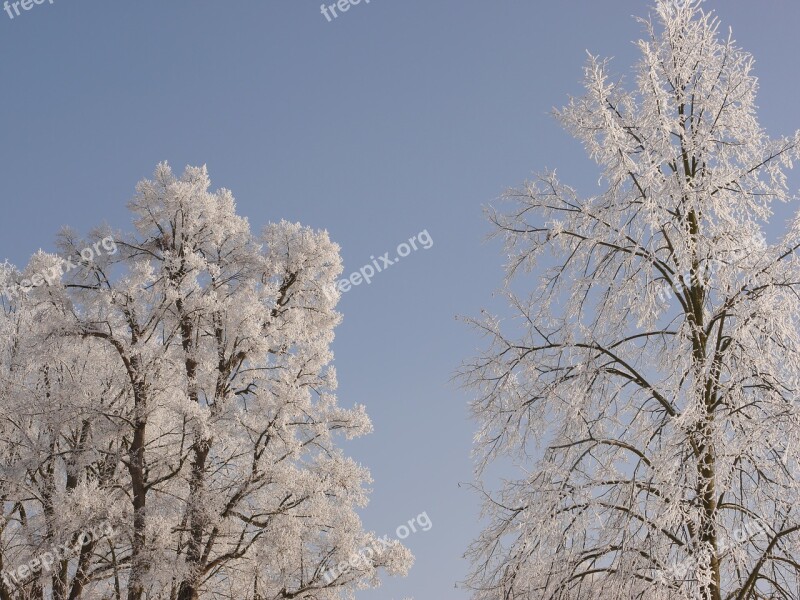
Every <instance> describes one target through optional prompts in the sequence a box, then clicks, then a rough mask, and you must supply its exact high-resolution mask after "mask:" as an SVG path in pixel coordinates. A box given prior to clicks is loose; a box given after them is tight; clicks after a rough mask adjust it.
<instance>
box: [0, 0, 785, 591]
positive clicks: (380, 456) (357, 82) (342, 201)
mask: <svg viewBox="0 0 800 600" xmlns="http://www.w3.org/2000/svg"><path fill="white" fill-rule="evenodd" d="M0 2H2V0H0ZM327 4H332V0H330V1H329V2H327ZM706 6H707V8H711V9H715V10H716V11H717V12H718V15H719V17H720V18H721V20H722V22H723V25H724V27H725V28H727V26H731V27H732V28H733V32H734V37H735V38H736V39H737V40H738V41H739V43H740V45H741V46H743V47H744V48H745V49H746V50H748V51H750V52H751V53H753V54H754V55H755V58H756V69H755V70H756V74H757V75H758V76H759V78H760V82H761V93H760V95H759V99H758V104H759V106H760V107H761V109H760V118H761V122H762V124H763V125H764V126H765V127H766V128H767V130H768V131H769V132H770V133H771V134H773V135H778V134H789V133H791V132H793V131H794V130H795V129H797V128H798V127H800V114H797V107H798V106H800V84H799V83H798V77H797V73H798V70H799V68H798V66H797V62H796V57H797V56H800V41H798V37H797V29H798V24H800V3H793V2H789V1H782V2H777V1H776V2H769V3H762V2H752V1H750V2H748V1H747V0H727V1H725V2H723V1H722V0H709V1H708V2H707V3H706ZM0 7H1V5H0ZM648 7H649V3H648V2H645V1H644V0H638V1H633V0H614V1H611V0H608V1H594V2H590V1H587V0H582V1H577V0H565V1H562V2H540V1H537V2H534V1H527V2H526V1H522V0H494V2H487V1H484V2H481V1H477V0H402V1H401V0H371V2H370V3H369V4H367V3H366V1H365V0H362V2H361V3H360V4H359V5H357V6H353V7H351V9H350V10H349V11H348V12H347V13H344V14H340V15H339V16H338V17H337V18H336V19H333V20H331V21H330V22H328V20H327V19H326V18H325V16H324V15H322V14H321V12H320V2H319V0H316V1H315V0H267V1H266V2H256V1H255V0H241V1H240V2H238V3H235V4H234V3H230V4H228V3H222V2H211V1H209V0H195V1H190V0H171V1H170V2H168V3H167V2H156V1H155V0H145V1H140V2H135V3H134V2H122V1H120V0H117V1H108V0H106V1H100V0H84V1H83V2H80V3H79V2H74V1H72V0H53V3H52V4H51V3H50V0H45V2H44V3H43V4H39V5H33V7H32V8H31V10H29V11H27V12H22V13H21V14H20V15H19V16H15V17H14V18H13V19H11V18H9V17H8V15H7V13H6V12H5V11H1V10H0V56H2V58H1V59H0V80H1V81H2V90H3V96H4V101H3V106H2V109H1V110H0V123H1V127H2V136H3V137H2V144H0V181H2V209H3V210H2V213H0V214H2V217H0V240H2V251H0V261H2V259H3V258H8V259H9V260H10V261H11V262H13V263H15V264H17V265H20V266H21V265H24V264H25V262H26V260H27V258H28V257H29V256H30V255H31V254H32V253H33V252H34V251H36V250H37V249H38V248H44V249H46V250H53V248H54V244H53V242H54V239H55V234H56V233H57V231H58V229H59V228H60V227H61V226H62V225H71V226H73V227H74V228H76V229H78V230H79V231H86V230H87V229H89V228H90V227H91V226H93V225H96V224H100V223H102V222H108V223H110V224H111V225H113V226H114V227H118V228H123V229H128V230H129V229H131V225H130V219H129V216H128V214H127V212H126V209H125V204H126V202H127V200H128V199H130V197H131V196H132V195H133V192H134V185H135V183H136V182H137V181H138V180H140V179H142V178H144V177H149V176H150V175H151V174H152V172H153V169H154V167H155V165H156V163H158V162H159V161H163V160H167V161H169V162H170V164H171V165H172V166H173V168H175V170H177V171H180V170H182V169H183V167H184V166H185V165H187V164H207V165H208V168H209V172H210V175H211V178H212V181H213V183H214V187H226V188H229V189H231V190H232V191H233V193H234V195H235V196H236V198H237V203H238V208H239V212H240V213H241V214H243V215H245V216H247V217H248V218H249V220H250V222H251V224H252V226H253V227H254V228H256V229H260V228H261V227H262V226H263V225H265V224H266V223H267V222H268V221H276V220H280V219H287V220H291V221H300V222H302V223H304V224H307V225H311V226H313V227H316V228H324V229H327V230H328V231H329V233H330V235H331V238H332V239H333V240H334V241H336V242H338V243H339V244H340V245H341V247H342V255H343V257H344V262H345V273H346V274H349V273H350V272H352V271H355V270H357V269H359V268H360V267H361V266H362V265H365V264H368V263H370V262H371V259H370V257H371V256H375V257H377V256H380V255H382V254H384V253H385V252H390V253H391V254H392V255H394V254H395V250H396V247H397V246H398V244H400V243H402V242H405V241H407V240H408V239H409V238H410V237H412V236H414V235H416V234H418V233H419V232H420V231H423V230H427V231H428V233H429V234H430V237H431V238H432V240H433V246H432V247H431V248H430V249H427V250H424V249H419V250H417V251H415V252H411V253H410V254H409V256H407V257H405V258H403V259H402V260H401V261H399V262H398V263H396V264H395V265H392V267H391V268H390V269H388V270H386V271H385V272H382V273H379V274H377V275H376V276H375V278H374V279H373V281H372V283H371V284H370V285H363V284H362V285H360V286H358V287H356V288H354V289H352V290H350V291H348V292H347V293H346V294H345V295H344V297H343V299H342V302H341V304H340V306H339V310H340V311H341V312H342V313H343V315H344V321H343V323H342V325H341V326H340V327H339V329H338V330H337V338H336V341H335V343H334V351H335V353H336V359H335V365H336V368H337V372H338V375H339V383H340V388H339V398H340V400H341V402H342V403H344V404H346V405H351V404H353V403H361V404H365V405H366V407H367V410H368V413H369V414H370V416H371V417H372V419H373V422H374V425H375V432H374V433H373V434H372V435H370V436H368V437H366V438H362V439H360V440H356V441H353V442H349V443H346V444H344V447H345V449H346V452H347V453H348V454H350V455H351V456H353V457H355V458H356V459H357V460H359V461H360V462H362V463H364V464H366V465H367V466H369V468H370V469H371V471H372V476H373V478H374V480H375V481H374V484H373V489H374V492H373V494H372V497H371V503H370V505H369V507H368V508H367V509H366V510H364V511H363V518H364V522H365V526H366V527H367V528H368V529H372V530H374V531H376V532H377V533H378V534H379V535H384V534H389V535H390V536H394V535H395V532H396V529H397V527H398V526H400V525H402V524H404V523H406V522H407V521H408V520H410V519H412V518H414V517H416V516H417V515H418V514H420V513H422V512H426V513H427V515H428V516H429V518H430V520H431V521H432V523H433V527H432V528H431V529H430V531H427V532H422V531H419V532H417V533H415V534H413V535H411V536H409V537H408V538H407V539H406V540H405V541H406V543H407V545H408V546H409V547H410V548H411V549H412V551H413V552H414V554H415V555H416V557H417V563H416V565H415V567H414V568H413V569H412V571H411V574H410V575H409V576H408V577H407V578H405V579H401V578H388V577H387V578H385V582H384V586H383V587H382V588H380V589H378V590H376V591H371V592H359V593H358V598H359V599H360V600H362V599H363V600H376V599H382V600H389V599H395V600H401V599H402V598H405V597H407V596H409V597H414V598H415V599H416V600H455V599H464V598H467V597H468V592H467V591H466V590H463V589H458V588H456V587H454V586H455V584H456V582H457V581H459V580H461V579H462V578H463V577H464V576H465V574H466V570H467V565H466V563H465V562H464V561H463V560H462V559H461V555H462V554H463V552H464V551H465V549H466V547H467V545H468V543H469V541H470V540H471V539H472V538H474V537H475V536H477V534H478V533H479V529H480V527H479V515H478V510H479V502H478V499H477V497H476V496H475V495H474V494H473V493H471V492H470V491H469V490H468V489H467V488H466V486H461V487H459V485H458V484H459V483H460V482H469V481H471V480H472V462H471V458H470V447H471V438H472V435H473V432H474V430H475V424H474V423H473V422H471V421H470V420H469V416H468V411H467V401H468V395H467V394H466V393H465V392H463V391H461V390H459V389H457V387H456V386H455V385H454V384H453V383H451V381H450V378H451V376H452V375H453V373H454V371H455V370H456V368H457V367H458V365H459V363H460V362H461V361H462V360H464V359H466V358H468V357H470V356H471V355H473V354H474V353H475V352H476V350H477V348H478V347H480V345H481V340H480V339H479V338H477V337H476V335H475V334H474V333H473V332H472V331H471V330H469V329H468V328H467V327H466V326H464V324H463V323H461V322H458V321H456V319H455V318H454V317H455V316H456V315H459V314H461V315H477V314H478V313H479V310H480V309H481V307H484V306H486V307H489V308H495V307H497V306H498V300H497V299H496V298H492V292H493V290H495V289H496V288H498V287H499V286H500V285H501V283H502V276H503V274H502V270H501V266H502V263H503V256H502V253H501V251H500V248H499V247H498V245H497V244H496V243H485V242H484V238H485V236H486V234H487V233H488V227H487V225H486V222H485V220H484V218H483V216H482V207H483V206H484V205H485V204H487V203H489V202H491V201H492V200H493V199H494V198H496V197H497V196H498V194H500V193H501V192H502V191H503V190H504V189H505V188H506V187H509V186H513V185H516V184H518V183H520V182H521V181H523V180H524V179H525V178H526V177H528V176H529V175H530V174H531V173H532V172H534V171H538V170H542V169H544V168H545V167H555V168H558V169H559V173H560V175H561V177H562V179H564V180H565V181H566V182H568V183H572V184H574V185H576V186H577V187H578V188H579V189H584V190H585V189H593V187H594V186H595V185H596V181H597V171H596V170H595V169H594V168H593V165H592V163H591V162H589V160H588V159H587V158H586V157H585V156H584V154H583V152H582V149H581V148H580V146H579V144H578V143H577V142H575V141H573V140H572V139H571V138H570V137H569V135H568V134H567V133H565V132H563V131H562V130H561V129H560V127H559V126H558V124H557V123H556V122H555V121H554V119H553V118H552V117H551V116H550V111H551V109H552V107H554V106H561V105H562V104H564V103H565V102H566V100H567V96H568V94H579V93H580V85H579V82H580V79H581V68H582V66H583V64H584V61H585V58H586V50H587V49H588V50H590V51H591V52H592V53H595V54H599V55H602V56H613V57H615V59H614V62H613V65H614V68H615V70H616V71H617V72H618V73H620V74H629V73H630V67H631V65H632V64H633V62H634V60H635V59H636V57H637V56H636V50H635V48H634V46H633V44H632V43H631V42H632V41H633V40H635V39H638V37H639V36H640V34H641V27H640V26H639V25H638V24H637V23H636V22H635V21H634V19H633V18H632V15H642V16H643V15H645V14H646V13H647V11H648ZM776 231H777V229H776Z"/></svg>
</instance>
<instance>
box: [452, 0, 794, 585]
mask: <svg viewBox="0 0 800 600" xmlns="http://www.w3.org/2000/svg"><path fill="white" fill-rule="evenodd" d="M654 11H655V19H654V20H653V21H651V20H650V19H647V20H642V23H643V24H644V26H645V30H646V33H647V35H646V39H644V40H642V41H639V42H638V49H639V50H640V52H641V59H640V61H639V62H638V64H637V67H636V71H635V85H634V86H632V88H631V89H626V88H625V87H624V85H623V83H622V82H617V81H615V80H613V79H612V78H611V77H610V75H609V70H608V63H607V61H603V60H600V59H598V58H596V57H590V59H589V61H588V64H587V66H586V69H585V95H584V96H583V97H581V98H577V99H572V100H571V101H570V102H569V104H568V105H567V106H566V107H565V108H563V109H562V110H560V111H558V112H557V117H558V118H559V119H560V121H561V122H562V123H563V125H564V126H565V127H566V129H567V130H568V131H569V132H571V133H572V134H573V135H574V136H575V137H576V138H577V139H578V140H580V141H581V142H583V144H584V145H585V148H586V150H587V152H588V154H589V156H590V157H591V158H592V159H594V160H595V161H596V163H597V164H598V165H599V168H600V174H601V186H602V190H601V191H600V193H598V194H597V195H595V196H591V197H582V196H580V195H579V194H578V192H577V191H576V190H574V189H573V188H570V187H569V186H567V185H565V184H563V183H561V182H560V181H559V180H558V179H557V177H556V175H555V173H554V172H546V173H544V174H543V175H541V176H539V177H538V178H537V179H536V180H534V181H531V182H528V183H526V185H525V186H524V187H523V188H522V189H518V190H512V191H510V192H509V193H507V194H506V198H505V200H506V201H507V202H509V203H511V206H512V207H511V208H509V209H506V210H503V211H499V210H494V209H492V210H490V212H489V215H490V220H491V222H492V223H493V225H494V228H495V232H496V235H499V236H502V237H503V238H504V239H505V243H506V248H507V250H508V253H509V256H510V261H509V263H508V265H507V269H506V274H507V282H508V283H507V287H506V295H507V297H508V299H509V301H510V303H511V307H512V312H513V314H514V315H515V317H516V322H518V323H519V324H520V327H521V328H522V333H521V334H518V335H517V336H514V335H511V334H509V333H508V331H507V327H506V326H505V325H504V322H503V320H502V319H500V318H498V317H488V318H485V319H482V320H472V324H473V325H474V326H475V327H477V328H478V329H479V330H480V331H481V332H482V333H483V334H484V335H485V336H486V337H487V338H488V344H487V348H486V350H485V351H484V353H483V354H482V355H480V356H479V357H477V358H476V359H473V360H470V361H468V362H467V363H465V365H464V367H463V369H462V371H461V373H460V376H461V377H462V381H463V383H464V384H465V386H467V387H468V388H470V389H471V390H473V392H474V393H475V399H474V401H473V402H472V410H473V411H474V415H475V416H476V418H477V419H478V421H479V423H480V430H479V433H478V435H477V441H476V448H477V451H478V454H479V457H480V460H479V462H478V465H477V470H478V474H479V477H481V476H485V474H486V471H485V469H486V467H487V465H491V464H498V461H500V464H505V463H507V461H509V460H511V461H513V462H514V463H516V464H517V466H518V467H520V469H521V470H522V475H520V476H519V477H516V478H513V479H511V480H507V481H505V482H504V483H503V484H502V486H501V487H500V489H499V490H491V489H486V488H485V487H484V486H483V485H481V486H480V487H481V489H482V491H483V492H484V493H485V498H486V501H485V516H486V517H487V519H488V525H487V526H486V528H485V529H484V531H483V532H482V534H481V536H480V537H479V539H477V540H476V541H474V542H473V544H472V546H471V547H470V549H469V551H468V556H469V558H470V559H471V561H472V570H471V574H470V578H469V579H468V585H470V587H472V589H473V590H474V597H475V598H479V599H486V600H488V599H489V598H492V599H494V598H529V599H533V598H537V599H538V598H544V599H549V598H553V599H556V598H559V599H567V598H570V599H577V598H581V599H583V598H609V599H610V598H647V599H648V600H657V599H668V598H669V599H682V598H685V599H690V598H691V599H695V598H700V599H703V600H721V599H723V598H724V599H727V600H744V599H745V598H798V597H800V564H798V558H797V550H798V542H800V537H798V530H800V518H799V515H798V510H797V505H798V500H800V485H799V482H798V475H800V473H799V472H798V460H799V459H800V450H799V449H798V446H797V444H796V441H797V439H798V434H799V433H800V408H799V407H798V405H797V403H796V402H795V400H796V394H797V390H798V383H800V377H799V376H800V353H799V352H800V347H799V345H800V337H799V335H798V325H800V318H799V317H800V296H798V292H800V263H798V256H797V250H798V248H800V216H798V217H795V218H794V219H793V220H792V221H791V223H790V224H789V226H788V229H787V231H786V233H785V235H783V237H782V238H781V239H779V240H776V241H774V243H769V242H768V241H767V240H766V238H765V235H764V227H765V225H766V224H767V222H768V221H769V219H770V217H771V215H772V208H771V206H773V202H776V201H777V202H787V201H795V200H797V198H796V197H795V196H793V195H791V194H789V192H788V191H787V189H788V186H787V181H786V177H785V171H786V169H787V168H790V167H791V162H792V160H794V159H796V158H797V156H798V142H799V141H800V135H798V134H795V135H793V136H792V137H788V138H779V139H770V138H768V136H767V135H766V133H765V132H764V130H763V129H762V128H761V127H760V126H759V124H758V121H757V119H756V114H755V105H754V100H755V94H756V87H757V84H756V79H755V77H754V76H753V75H752V65H753V60H752V58H751V56H750V55H749V54H747V53H745V52H744V51H742V50H741V49H739V48H738V47H737V46H736V44H735V43H734V41H733V40H732V39H731V37H730V35H729V36H728V37H723V36H721V35H720V32H719V26H718V21H717V19H716V18H715V17H714V16H713V14H711V13H709V12H706V11H704V10H702V8H701V6H700V3H698V2H696V1H694V0H673V1H669V0H658V2H657V3H656V5H655V7H654ZM531 270H534V271H535V272H536V274H537V276H538V277H537V279H538V283H537V285H536V286H532V288H531V291H530V292H529V293H528V292H525V291H516V292H515V291H513V290H512V286H513V287H514V289H515V290H519V289H520V288H521V286H522V285H523V283H524V280H522V278H521V276H522V275H523V274H525V273H528V272H530V271H531ZM537 448H538V450H537ZM534 451H536V452H538V455H537V457H536V459H535V463H534V465H533V466H531V465H530V464H529V463H530V461H531V455H532V453H533V452H534Z"/></svg>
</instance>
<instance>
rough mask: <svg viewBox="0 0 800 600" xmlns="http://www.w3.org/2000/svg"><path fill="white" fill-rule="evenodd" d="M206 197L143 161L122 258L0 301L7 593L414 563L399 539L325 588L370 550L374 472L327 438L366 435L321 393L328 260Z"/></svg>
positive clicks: (336, 266)
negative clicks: (365, 523) (103, 528)
mask: <svg viewBox="0 0 800 600" xmlns="http://www.w3.org/2000/svg"><path fill="white" fill-rule="evenodd" d="M209 187H210V182H209V179H208V174H207V172H206V170H205V168H187V169H186V171H185V172H184V173H183V175H181V176H179V177H178V176H175V175H173V173H172V171H171V170H170V168H169V167H168V166H167V165H166V164H162V165H159V167H158V168H157V170H156V173H155V176H154V179H153V180H152V181H150V180H146V181H143V182H141V183H140V184H139V186H138V188H137V194H136V196H135V198H134V199H133V200H132V201H131V203H130V209H131V211H132V213H133V215H134V217H135V227H136V234H134V235H131V236H128V237H122V236H115V238H116V246H117V248H118V251H117V252H115V253H114V254H106V255H103V256H101V257H98V258H96V259H95V260H93V261H91V262H89V263H86V262H85V261H84V263H83V264H81V268H79V269H75V270H73V271H71V272H70V273H68V274H66V275H65V276H64V277H63V278H62V279H61V280H59V281H58V282H53V283H52V285H42V286H39V287H36V288H33V289H31V290H30V291H29V292H28V293H27V294H25V295H20V296H18V297H15V298H13V299H10V300H6V301H5V302H4V304H3V309H4V310H3V311H2V314H1V315H0V507H2V509H3V513H2V517H3V519H2V521H0V569H2V570H3V573H4V579H3V581H2V582H0V598H2V600H12V599H13V600H17V599H42V600H43V599H45V598H47V599H50V598H52V599H53V600H66V599H69V600H77V599H79V598H90V599H92V600H100V599H112V598H113V599H117V600H120V599H122V598H126V599H127V600H142V599H144V598H148V599H151V600H154V599H170V600H195V599H198V598H214V599H231V600H233V599H236V600H240V599H250V600H266V599H275V600H277V599H289V598H314V599H319V600H323V599H334V598H342V597H352V594H353V591H354V590H355V589H357V588H359V587H363V586H369V585H375V584H377V583H378V575H377V573H378V569H379V568H385V569H386V570H387V571H389V572H390V573H392V574H398V573H404V572H406V571H407V570H408V568H409V567H410V564H411V561H412V558H411V555H410V553H409V552H408V550H407V549H405V548H404V547H403V546H401V545H400V544H399V543H398V542H393V543H390V544H386V545H381V546H380V548H381V551H380V552H377V551H376V552H374V553H372V554H371V559H370V560H369V561H361V562H359V565H358V567H357V568H350V569H347V570H339V571H337V573H339V574H338V575H337V577H336V578H333V579H331V578H330V577H328V578H326V577H325V573H326V572H328V571H329V570H330V569H332V568H335V567H337V565H339V564H340V563H342V562H344V561H348V560H349V559H350V557H351V556H352V555H353V554H355V553H358V552H359V551H360V550H361V549H362V548H364V547H367V546H370V545H375V546H376V547H378V546H377V545H376V544H374V542H375V536H374V535H373V534H370V533H366V532H365V531H364V530H363V528H362V526H361V523H360V520H359V518H358V516H357V514H356V509H357V508H358V507H360V506H363V505H364V504H365V503H366V501H367V492H368V490H367V486H368V484H369V482H370V478H369V473H368V472H367V471H366V470H365V469H364V468H363V467H361V466H360V465H358V464H357V463H355V462H354V461H353V460H352V459H349V458H348V457H346V456H345V455H344V454H343V453H342V451H341V450H340V449H339V448H338V447H337V446H336V443H335V442H336V438H337V436H338V435H339V434H342V435H344V436H346V437H348V438H352V437H355V436H360V435H364V434H366V433H368V432H369V431H370V430H371V424H370V421H369V419H368V417H367V416H366V414H365V411H364V408H363V407H362V406H356V407H354V408H352V409H347V408H343V407H341V406H340V405H339V404H338V403H337V400H336V397H335V396H334V390H335V388H336V374H335V371H334V369H333V367H332V366H331V361H332V354H331V351H330V345H331V342H332V340H333V330H334V327H335V326H336V325H337V324H338V323H339V320H340V316H339V314H338V313H337V312H336V311H335V305H336V302H337V301H338V293H335V294H331V293H330V289H333V283H334V281H335V279H336V277H337V276H338V275H339V273H340V272H341V261H340V258H339V250H338V247H337V246H336V245H335V244H333V243H332V242H331V241H330V240H329V239H328V236H327V233H325V232H316V231H312V230H311V229H308V228H306V227H302V226H300V225H297V224H291V223H287V222H280V223H277V224H272V225H269V226H268V227H267V228H266V229H265V230H264V231H263V234H262V235H261V236H255V235H253V234H252V233H251V232H250V227H249V224H248V222H247V220H246V219H244V218H242V217H240V216H238V215H237V214H236V210H235V204H234V200H233V197H232V195H231V194H230V192H228V191H227V190H219V191H216V192H211V191H209ZM109 234H110V232H108V231H104V230H98V231H96V232H94V233H93V234H92V235H91V236H90V238H89V239H88V240H81V239H77V238H76V237H75V236H74V235H73V234H71V233H69V232H65V233H64V234H63V235H62V236H61V250H62V252H63V255H64V256H76V257H77V256H79V255H80V252H79V249H80V248H83V247H86V246H91V244H92V242H93V241H94V240H95V239H101V238H103V236H108V235H109ZM60 260H61V259H60V258H58V257H56V256H53V255H49V254H45V253H39V254H37V255H36V256H34V257H33V259H32V260H31V262H30V264H29V265H28V267H27V268H26V269H25V271H23V272H22V273H17V272H16V271H14V270H13V269H6V270H5V273H4V277H5V278H6V279H9V280H13V281H19V280H20V279H22V278H24V277H29V276H30V274H31V273H37V272H42V271H47V270H50V269H52V268H54V266H56V267H57V265H58V262H59V261H60ZM77 260H78V262H79V261H80V259H77ZM99 524H104V525H107V528H108V529H109V531H108V532H107V535H106V534H104V535H96V536H90V537H91V539H88V538H87V536H85V535H84V532H86V531H91V530H94V529H96V528H97V527H98V525H99ZM82 536H83V537H82ZM65 545H66V547H72V548H74V550H75V551H74V552H71V553H68V552H60V553H58V554H57V555H55V556H54V555H52V553H50V555H49V556H47V557H46V559H45V561H44V563H43V562H42V556H45V555H46V553H48V552H50V550H51V549H52V548H54V547H63V546H65ZM32 561H39V562H38V565H37V564H36V563H34V562H32ZM46 563H51V564H46ZM20 565H34V568H28V569H20V568H19V567H20ZM26 570H27V573H26ZM23 574H24V575H25V576H24V577H23V576H22V575H23Z"/></svg>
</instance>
